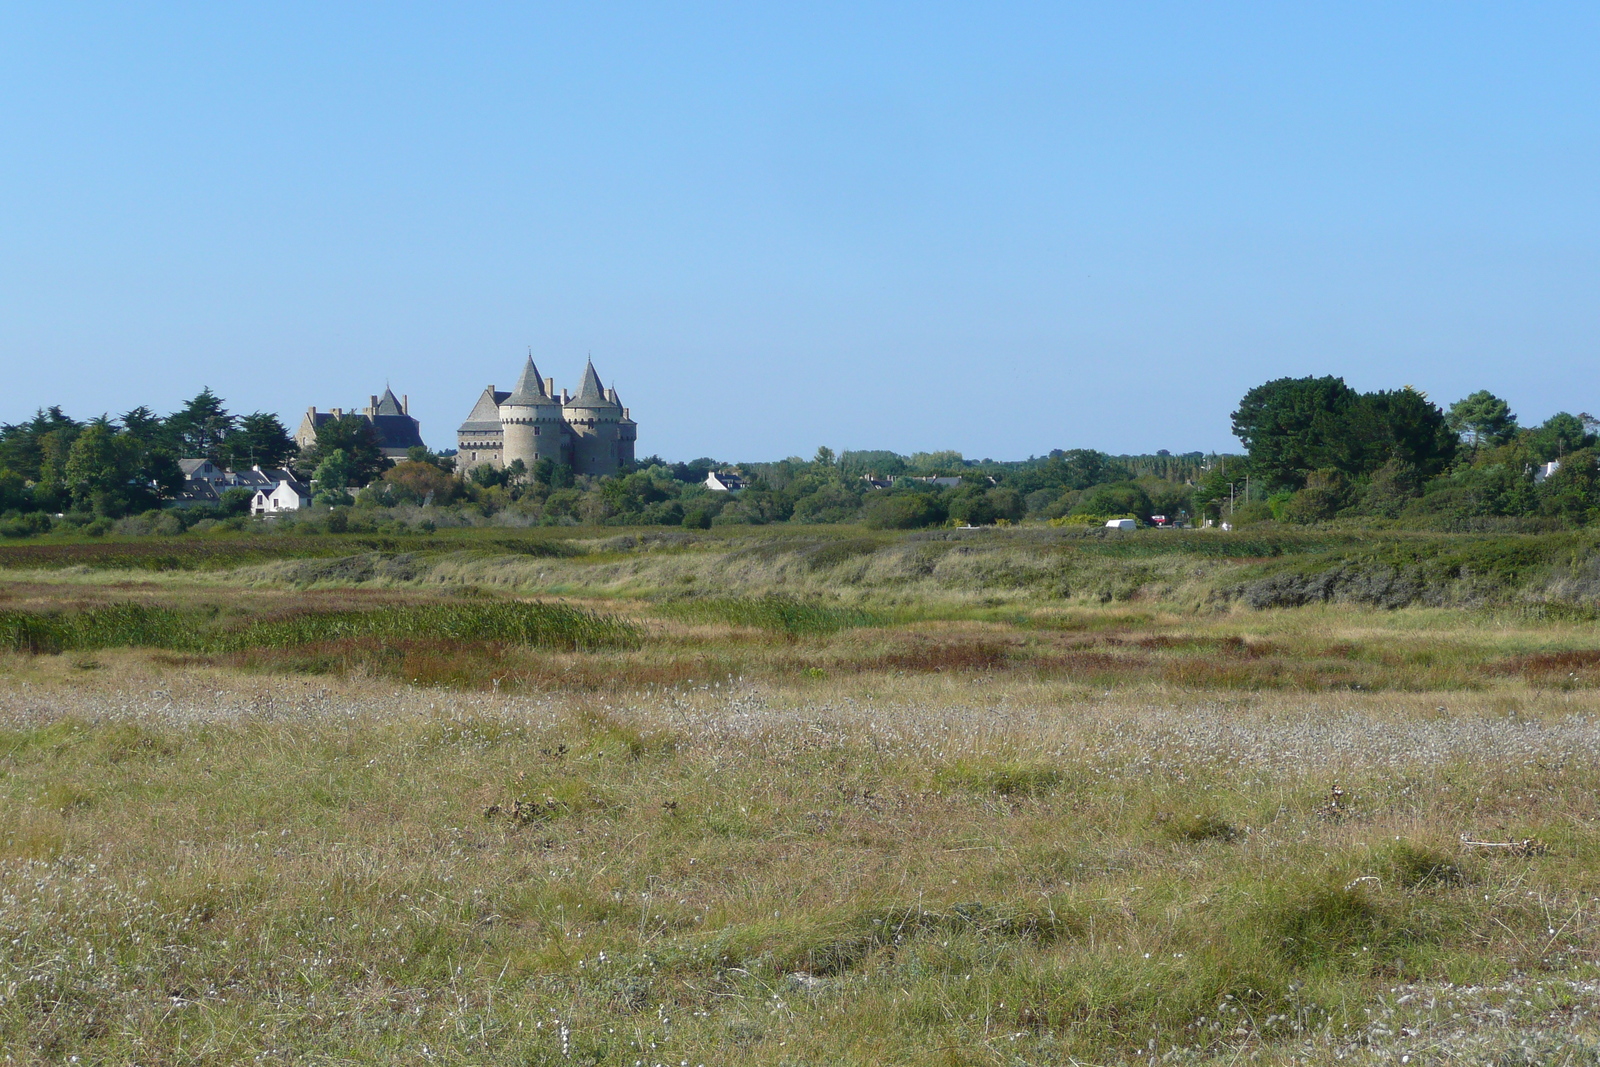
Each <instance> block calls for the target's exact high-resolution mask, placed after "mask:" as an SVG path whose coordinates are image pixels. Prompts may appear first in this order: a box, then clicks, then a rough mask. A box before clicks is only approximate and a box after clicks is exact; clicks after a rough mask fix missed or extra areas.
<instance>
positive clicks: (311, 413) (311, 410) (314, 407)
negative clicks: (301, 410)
mask: <svg viewBox="0 0 1600 1067" xmlns="http://www.w3.org/2000/svg"><path fill="white" fill-rule="evenodd" d="M306 414H307V415H309V416H310V417H311V421H312V422H316V421H317V405H315V404H312V405H311V406H310V407H308V408H306Z"/></svg>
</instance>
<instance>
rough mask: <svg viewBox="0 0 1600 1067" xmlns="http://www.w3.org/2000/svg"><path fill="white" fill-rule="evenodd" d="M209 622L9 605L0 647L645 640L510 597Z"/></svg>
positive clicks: (601, 621)
mask: <svg viewBox="0 0 1600 1067" xmlns="http://www.w3.org/2000/svg"><path fill="white" fill-rule="evenodd" d="M206 621H207V620H205V619H203V618H201V617H200V616H198V615H190V614H185V613H182V612H178V611H175V610H172V609H170V608H161V607H148V606H145V605H140V604H113V605H109V606H107V607H102V608H90V609H88V610H86V611H78V612H25V611H4V612H0V648H4V649H9V650H11V651H15V652H31V653H60V652H67V651H80V650H92V649H105V648H159V649H166V650H170V651H177V652H192V653H228V652H247V651H259V650H274V649H287V648H300V647H305V646H308V645H316V644H326V643H330V642H339V641H351V640H361V639H376V640H395V641H400V640H428V641H441V640H444V641H460V642H495V643H503V644H508V645H524V646H528V647H533V648H549V649H561V650H567V651H579V652H592V651H600V650H603V649H619V648H637V647H638V646H639V645H640V644H641V643H642V636H641V634H640V632H639V629H638V627H636V626H634V625H633V624H632V623H630V622H628V621H626V620H624V619H619V618H617V617H615V616H611V615H603V614H599V613H597V612H592V611H586V610H584V609H582V608H575V607H571V606H569V605H566V604H544V603H521V602H507V601H498V602H477V603H474V602H467V603H451V604H420V605H407V606H392V607H384V608H377V609H374V610H369V611H328V612H305V613H303V614H297V615H291V616H289V617H287V618H280V619H270V620H262V621H257V622H250V623H246V624H245V625H243V626H240V627H237V628H211V627H208V626H207V625H206Z"/></svg>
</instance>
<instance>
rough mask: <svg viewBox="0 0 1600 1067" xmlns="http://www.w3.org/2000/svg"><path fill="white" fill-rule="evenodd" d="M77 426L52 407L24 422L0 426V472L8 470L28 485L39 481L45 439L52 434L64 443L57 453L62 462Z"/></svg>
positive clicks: (59, 410)
mask: <svg viewBox="0 0 1600 1067" xmlns="http://www.w3.org/2000/svg"><path fill="white" fill-rule="evenodd" d="M80 425H81V424H80V423H79V422H78V421H77V420H76V419H71V418H68V417H67V416H66V415H65V414H64V413H63V412H62V410H61V407H60V405H56V406H53V407H50V408H40V409H39V410H38V411H36V412H34V415H33V418H31V419H29V420H28V421H27V422H23V423H17V424H15V425H6V426H0V469H4V470H9V471H11V472H12V473H14V474H17V475H20V476H21V477H22V478H24V479H26V480H28V481H32V482H36V481H39V480H40V479H41V478H43V477H44V475H45V467H46V459H45V448H44V439H45V437H46V436H47V435H49V434H52V433H54V434H58V435H59V436H58V437H57V438H56V441H57V442H62V441H64V446H63V447H60V448H58V449H57V452H58V453H59V458H60V459H61V461H62V462H65V459H66V451H65V448H66V447H70V446H71V444H72V438H73V437H75V436H77V432H78V430H79V428H80Z"/></svg>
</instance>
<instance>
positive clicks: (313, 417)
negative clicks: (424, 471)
mask: <svg viewBox="0 0 1600 1067" xmlns="http://www.w3.org/2000/svg"><path fill="white" fill-rule="evenodd" d="M371 400H372V403H371V404H369V405H367V406H366V407H364V408H361V409H360V410H359V411H354V410H352V411H346V410H345V409H344V408H334V409H333V410H332V411H318V410H317V409H316V407H315V406H312V407H310V408H307V409H306V416H305V418H303V419H301V420H300V429H298V430H296V431H295V435H294V443H295V444H297V445H299V446H300V450H301V451H302V452H305V451H309V450H310V448H311V446H312V445H314V444H316V443H317V430H318V429H320V428H321V427H322V426H323V424H324V423H327V422H329V421H330V420H333V419H342V418H345V417H346V416H350V415H354V416H356V417H358V418H363V419H366V420H367V421H368V422H370V423H371V424H372V428H373V430H375V431H376V432H377V435H378V443H379V445H380V446H381V447H382V449H383V454H384V455H385V456H388V457H389V458H390V459H396V460H399V459H405V458H406V453H407V452H409V451H410V450H411V449H413V448H417V447H426V446H423V445H422V426H421V423H419V422H417V420H416V419H414V418H412V416H411V398H410V397H396V396H395V395H394V390H392V389H390V388H389V387H388V386H384V389H383V396H382V397H381V398H380V397H376V396H374V397H372V398H371Z"/></svg>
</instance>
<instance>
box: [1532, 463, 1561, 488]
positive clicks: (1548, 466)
mask: <svg viewBox="0 0 1600 1067" xmlns="http://www.w3.org/2000/svg"><path fill="white" fill-rule="evenodd" d="M1560 469H1561V461H1560V460H1559V459H1553V460H1551V461H1550V462H1549V463H1541V464H1539V466H1538V467H1536V468H1534V471H1533V480H1534V482H1536V483H1537V482H1542V481H1544V480H1545V479H1546V478H1548V477H1550V476H1551V475H1552V474H1554V473H1555V472H1556V471H1558V470H1560Z"/></svg>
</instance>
